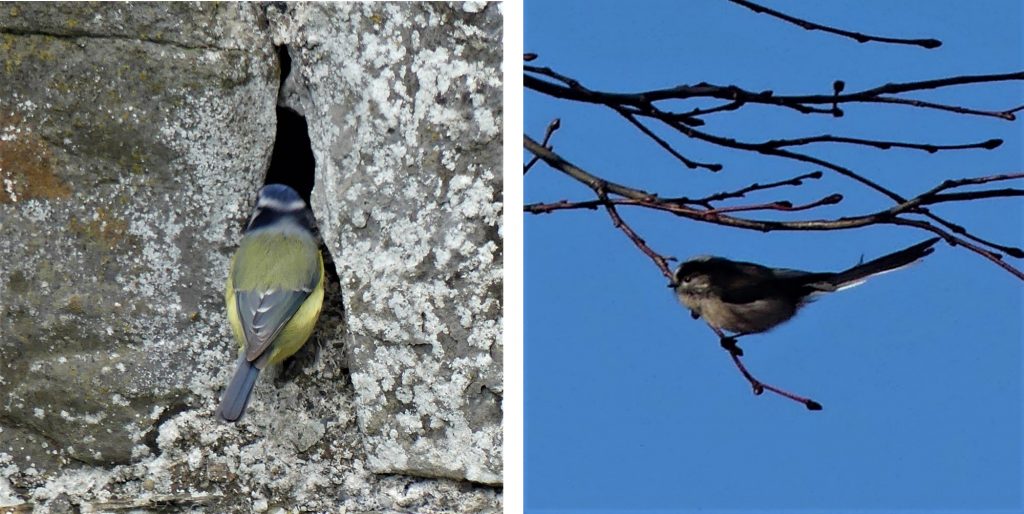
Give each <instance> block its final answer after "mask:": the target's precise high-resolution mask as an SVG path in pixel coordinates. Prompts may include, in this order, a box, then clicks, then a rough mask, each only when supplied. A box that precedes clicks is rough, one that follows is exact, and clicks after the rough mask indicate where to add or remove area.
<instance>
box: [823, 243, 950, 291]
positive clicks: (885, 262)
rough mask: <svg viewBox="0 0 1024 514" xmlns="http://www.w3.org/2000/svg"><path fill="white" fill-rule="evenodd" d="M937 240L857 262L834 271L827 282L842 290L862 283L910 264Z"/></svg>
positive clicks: (929, 249) (922, 255)
mask: <svg viewBox="0 0 1024 514" xmlns="http://www.w3.org/2000/svg"><path fill="white" fill-rule="evenodd" d="M938 240H939V238H937V237H935V238H932V239H929V240H927V241H923V242H920V243H918V244H916V245H914V246H911V247H909V248H905V249H903V250H900V251H898V252H893V253H890V254H889V255H883V256H881V257H879V258H877V259H874V260H870V261H868V262H865V263H863V264H858V265H856V266H854V267H852V268H850V269H848V270H846V271H840V272H839V273H836V274H835V275H833V276H832V277H830V279H829V282H831V283H832V284H833V285H834V286H835V287H836V289H837V290H842V289H846V288H849V287H853V286H856V285H859V284H862V283H863V282H864V281H865V280H867V279H868V278H870V277H872V276H875V275H881V274H882V273H888V272H890V271H895V270H898V269H900V268H902V267H904V266H909V265H910V264H913V263H914V262H916V261H918V260H920V259H921V258H922V257H924V256H925V255H928V254H930V253H932V252H933V251H935V249H934V248H932V246H933V245H934V244H935V243H936V242H937V241H938Z"/></svg>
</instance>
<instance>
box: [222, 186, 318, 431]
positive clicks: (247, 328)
mask: <svg viewBox="0 0 1024 514" xmlns="http://www.w3.org/2000/svg"><path fill="white" fill-rule="evenodd" d="M313 224H314V220H313V214H312V212H311V211H310V210H309V207H308V206H307V205H306V202H305V201H304V200H303V199H302V197H300V196H299V193H298V192H296V191H295V190H294V189H292V188H291V187H289V186H287V185H284V184H268V185H265V186H264V187H263V188H261V189H260V191H259V194H258V196H257V201H256V207H255V209H254V211H253V214H252V217H251V218H250V220H249V223H248V225H247V227H246V229H245V231H244V232H243V235H242V240H241V242H240V243H239V246H238V250H237V251H236V252H235V254H234V256H233V257H232V259H231V266H230V268H229V270H228V278H227V284H226V287H225V291H224V303H225V305H226V307H227V317H228V321H229V323H230V325H231V331H232V333H233V335H234V338H235V340H236V341H237V343H238V346H239V357H238V361H237V364H236V370H235V373H234V375H233V377H232V378H231V381H230V382H228V386H227V388H226V389H225V390H224V393H223V394H222V395H221V401H220V405H219V407H217V411H216V415H217V416H218V417H219V418H220V419H222V420H223V421H227V422H236V421H238V420H239V419H240V418H241V417H242V415H243V414H244V413H245V409H246V407H247V406H248V404H249V397H250V395H251V394H252V390H253V386H254V385H255V383H256V378H257V377H258V376H259V373H260V371H262V370H263V369H265V368H266V367H267V366H269V365H272V364H278V363H280V362H282V361H284V360H285V359H287V358H288V357H290V356H292V355H293V354H295V352H297V351H298V350H299V348H301V347H302V346H303V345H304V344H305V343H306V341H307V340H308V339H309V337H310V335H312V333H313V329H314V328H315V327H316V322H317V319H318V318H319V316H320V310H321V308H322V306H323V299H324V259H323V255H321V253H320V248H319V245H318V244H317V240H316V238H315V237H314V235H313Z"/></svg>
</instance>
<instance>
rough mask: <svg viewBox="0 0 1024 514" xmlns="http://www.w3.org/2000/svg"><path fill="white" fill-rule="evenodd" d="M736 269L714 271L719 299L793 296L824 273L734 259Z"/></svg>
mask: <svg viewBox="0 0 1024 514" xmlns="http://www.w3.org/2000/svg"><path fill="white" fill-rule="evenodd" d="M732 264H734V265H735V266H736V268H735V270H733V271H732V272H730V273H721V274H715V275H714V276H713V277H714V283H715V285H716V286H718V291H717V292H718V295H719V297H720V298H721V299H722V301H724V302H726V303H734V304H746V303H752V302H756V301H758V300H763V299H765V298H767V297H778V296H787V297H792V298H794V299H798V298H801V297H803V296H805V295H806V294H807V291H806V289H805V288H806V286H807V283H808V282H813V281H816V280H820V277H821V276H823V275H825V274H821V273H810V272H807V271H799V270H791V269H772V268H768V267H766V266H762V265H760V264H754V263H750V262H734V263H732Z"/></svg>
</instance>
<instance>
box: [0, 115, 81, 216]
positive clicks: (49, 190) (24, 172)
mask: <svg viewBox="0 0 1024 514" xmlns="http://www.w3.org/2000/svg"><path fill="white" fill-rule="evenodd" d="M18 121H20V120H14V119H11V118H10V117H0V135H3V136H6V137H0V203H12V202H20V201H24V200H28V199H31V198H43V199H56V198H67V197H68V196H70V195H71V189H70V188H69V187H68V185H67V184H65V183H64V182H63V181H62V180H61V179H60V177H58V176H57V175H56V174H55V173H54V166H53V154H52V153H51V151H50V148H49V146H47V144H46V142H45V141H43V140H42V139H41V138H39V137H38V136H36V135H35V134H33V133H31V132H29V131H27V130H22V131H21V132H18V133H15V134H11V133H10V132H5V130H4V129H5V127H14V126H17V125H16V123H17V122H18Z"/></svg>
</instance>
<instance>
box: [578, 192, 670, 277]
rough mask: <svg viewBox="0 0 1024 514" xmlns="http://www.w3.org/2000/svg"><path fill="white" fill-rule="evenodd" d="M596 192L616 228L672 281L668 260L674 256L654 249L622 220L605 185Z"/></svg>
mask: <svg viewBox="0 0 1024 514" xmlns="http://www.w3.org/2000/svg"><path fill="white" fill-rule="evenodd" d="M595 192H596V193H597V196H598V198H599V200H600V202H601V203H602V204H603V205H604V208H605V210H606V211H608V216H610V217H611V219H612V225H613V226H615V228H617V229H619V230H621V231H622V233H624V234H626V237H628V238H629V240H630V241H632V242H633V244H634V245H636V247H637V248H639V249H640V251H641V252H643V253H644V255H646V256H647V257H648V258H650V259H651V260H652V261H654V265H655V266H657V267H658V269H659V270H660V271H661V274H662V275H664V276H665V278H667V279H668V280H669V282H671V281H672V270H671V269H669V267H668V261H669V260H671V259H672V258H671V257H665V256H663V255H661V254H660V253H658V252H655V251H654V250H652V249H651V247H650V246H648V245H647V241H644V239H643V238H642V237H640V236H639V235H637V233H636V232H635V231H634V230H633V228H632V227H630V226H629V225H627V224H626V222H625V221H623V220H622V217H621V216H619V211H618V210H617V209H615V204H613V203H612V202H609V201H608V192H607V191H606V190H605V189H604V187H598V188H597V190H596V191H595Z"/></svg>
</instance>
